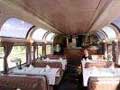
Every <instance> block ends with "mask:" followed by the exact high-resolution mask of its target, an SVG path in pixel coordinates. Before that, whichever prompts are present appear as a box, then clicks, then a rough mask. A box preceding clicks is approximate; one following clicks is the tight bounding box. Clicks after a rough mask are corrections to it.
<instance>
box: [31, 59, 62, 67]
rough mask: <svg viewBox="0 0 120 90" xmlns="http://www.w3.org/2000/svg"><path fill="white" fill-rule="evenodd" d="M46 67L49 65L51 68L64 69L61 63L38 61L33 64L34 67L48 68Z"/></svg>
mask: <svg viewBox="0 0 120 90" xmlns="http://www.w3.org/2000/svg"><path fill="white" fill-rule="evenodd" d="M46 65H49V66H50V67H51V68H61V69H62V64H61V63H60V62H47V61H36V62H34V63H33V66H34V67H46Z"/></svg>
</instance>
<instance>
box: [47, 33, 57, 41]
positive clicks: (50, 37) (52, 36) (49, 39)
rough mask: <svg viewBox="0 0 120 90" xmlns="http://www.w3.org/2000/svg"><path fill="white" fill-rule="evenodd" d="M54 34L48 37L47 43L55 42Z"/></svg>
mask: <svg viewBox="0 0 120 90" xmlns="http://www.w3.org/2000/svg"><path fill="white" fill-rule="evenodd" d="M54 35H55V34H54V33H49V34H48V35H47V36H46V41H48V42H53V39H54Z"/></svg>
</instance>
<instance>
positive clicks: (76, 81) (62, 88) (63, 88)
mask: <svg viewBox="0 0 120 90" xmlns="http://www.w3.org/2000/svg"><path fill="white" fill-rule="evenodd" d="M55 90H87V89H86V88H85V87H83V85H82V73H81V74H78V72H77V69H76V66H74V65H68V67H67V70H66V71H65V73H64V76H63V79H62V81H61V83H60V85H58V86H57V87H56V88H55Z"/></svg>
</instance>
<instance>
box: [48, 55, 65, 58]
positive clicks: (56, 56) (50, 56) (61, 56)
mask: <svg viewBox="0 0 120 90" xmlns="http://www.w3.org/2000/svg"><path fill="white" fill-rule="evenodd" d="M47 58H49V59H59V58H63V59H66V57H65V56H63V55H53V54H49V55H47Z"/></svg>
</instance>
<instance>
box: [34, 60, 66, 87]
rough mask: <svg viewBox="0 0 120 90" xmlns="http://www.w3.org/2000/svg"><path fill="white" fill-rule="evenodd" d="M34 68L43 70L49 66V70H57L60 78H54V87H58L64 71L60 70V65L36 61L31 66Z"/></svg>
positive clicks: (58, 63)
mask: <svg viewBox="0 0 120 90" xmlns="http://www.w3.org/2000/svg"><path fill="white" fill-rule="evenodd" d="M32 65H33V66H34V67H36V68H39V67H40V68H45V67H46V66H49V67H50V68H59V69H60V70H59V71H60V76H59V77H56V82H55V83H56V85H58V84H59V83H60V81H61V79H62V77H63V73H64V70H63V69H62V64H61V63H60V62H48V61H42V60H41V61H36V62H34V63H33V64H32Z"/></svg>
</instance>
